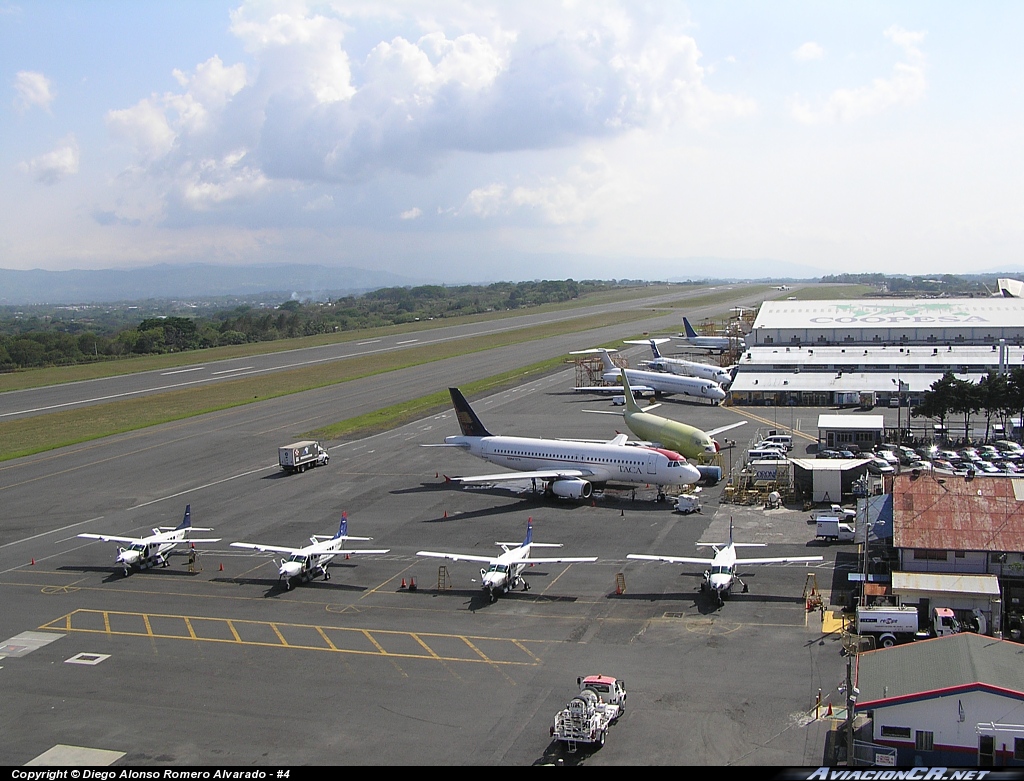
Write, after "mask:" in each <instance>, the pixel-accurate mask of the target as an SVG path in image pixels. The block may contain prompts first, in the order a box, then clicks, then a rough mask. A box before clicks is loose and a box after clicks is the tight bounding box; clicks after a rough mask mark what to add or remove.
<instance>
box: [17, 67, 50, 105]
mask: <svg viewBox="0 0 1024 781" xmlns="http://www.w3.org/2000/svg"><path fill="white" fill-rule="evenodd" d="M55 97H56V95H54V93H53V88H52V86H51V84H50V80H49V79H48V78H46V76H44V75H43V74H42V73H36V72H35V71H18V72H17V73H16V74H15V76H14V108H15V109H17V111H19V112H21V113H24V112H26V111H28V110H29V109H30V108H32V107H33V106H37V107H39V108H41V109H43V110H44V111H49V110H50V104H51V103H52V102H53V99H54V98H55Z"/></svg>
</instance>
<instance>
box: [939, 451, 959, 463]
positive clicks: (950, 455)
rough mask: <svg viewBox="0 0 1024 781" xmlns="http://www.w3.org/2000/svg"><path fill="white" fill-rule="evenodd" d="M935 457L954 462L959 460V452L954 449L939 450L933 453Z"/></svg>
mask: <svg viewBox="0 0 1024 781" xmlns="http://www.w3.org/2000/svg"><path fill="white" fill-rule="evenodd" d="M935 458H943V459H945V460H946V461H950V462H952V463H954V464H955V463H957V462H958V461H960V454H959V453H957V452H956V451H955V450H940V451H938V452H937V453H936V454H935ZM933 460H934V459H933Z"/></svg>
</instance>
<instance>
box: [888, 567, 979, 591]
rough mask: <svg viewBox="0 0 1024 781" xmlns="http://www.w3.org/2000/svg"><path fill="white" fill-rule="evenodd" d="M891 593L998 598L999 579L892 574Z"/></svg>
mask: <svg viewBox="0 0 1024 781" xmlns="http://www.w3.org/2000/svg"><path fill="white" fill-rule="evenodd" d="M892 591H893V593H894V594H899V593H901V592H907V591H912V592H921V591H928V592H933V593H937V594H941V593H946V594H971V595H979V596H986V597H998V596H999V578H997V577H996V576H995V575H953V574H949V573H941V572H893V573H892Z"/></svg>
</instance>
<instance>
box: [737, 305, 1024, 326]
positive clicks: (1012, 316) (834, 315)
mask: <svg viewBox="0 0 1024 781" xmlns="http://www.w3.org/2000/svg"><path fill="white" fill-rule="evenodd" d="M953 325H968V326H976V327H990V328H1019V327H1021V326H1024V299H1016V298H912V299H911V298H904V299H892V298H889V299H871V298H867V299H851V300H849V301H842V300H838V301H837V300H830V301H765V302H764V303H763V304H761V309H760V311H759V312H758V314H757V319H756V320H755V321H754V329H755V330H756V329H758V328H776V329H794V328H806V329H812V330H813V329H821V328H835V327H837V326H840V327H845V328H847V329H853V328H880V327H896V326H916V327H928V326H953Z"/></svg>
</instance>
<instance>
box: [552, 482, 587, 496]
mask: <svg viewBox="0 0 1024 781" xmlns="http://www.w3.org/2000/svg"><path fill="white" fill-rule="evenodd" d="M593 492H594V487H593V486H592V485H591V484H590V483H588V482H587V481H586V480H580V479H578V478H577V479H575V480H555V482H553V483H552V484H551V493H553V494H554V495H555V496H562V497H565V498H567V499H589V498H590V495H591V494H592V493H593Z"/></svg>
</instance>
